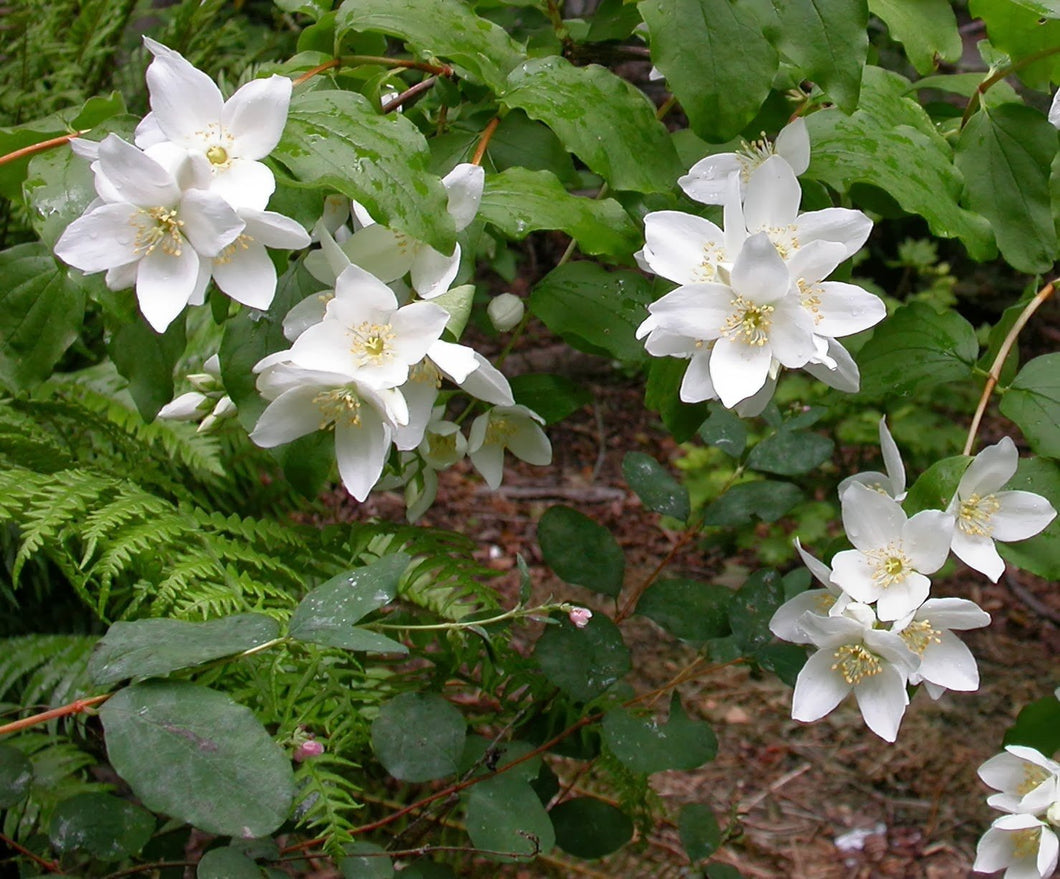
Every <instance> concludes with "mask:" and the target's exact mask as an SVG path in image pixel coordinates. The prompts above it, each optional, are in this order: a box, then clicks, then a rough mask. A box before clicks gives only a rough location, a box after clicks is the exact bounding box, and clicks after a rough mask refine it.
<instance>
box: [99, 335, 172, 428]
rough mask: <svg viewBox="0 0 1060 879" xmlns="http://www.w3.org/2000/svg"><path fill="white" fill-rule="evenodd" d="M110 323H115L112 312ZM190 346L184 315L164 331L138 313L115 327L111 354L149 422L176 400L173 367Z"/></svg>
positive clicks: (141, 413) (109, 352) (110, 349)
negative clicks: (151, 325) (149, 323)
mask: <svg viewBox="0 0 1060 879" xmlns="http://www.w3.org/2000/svg"><path fill="white" fill-rule="evenodd" d="M106 323H107V324H108V325H113V323H114V320H113V317H112V316H111V315H107V317H106ZM186 347H187V335H186V331H185V324H184V318H182V317H179V318H177V319H176V320H175V321H173V323H171V324H170V325H169V327H168V328H167V329H166V331H165V332H164V333H161V334H159V333H156V332H155V331H154V330H153V329H151V327H149V326H148V325H147V323H146V322H145V321H144V320H143V319H142V318H141V317H140V316H139V315H136V316H135V317H133V318H132V319H131V320H124V321H121V322H119V323H118V325H117V326H116V327H114V326H111V337H110V341H109V342H108V343H107V354H109V355H110V359H111V360H113V361H114V365H115V366H116V367H117V368H118V372H120V373H121V374H122V375H123V376H124V377H125V378H127V379H128V380H129V393H130V394H132V398H133V401H134V402H135V403H136V408H137V410H138V411H139V412H140V415H142V416H143V418H144V420H145V421H152V420H154V417H155V416H156V415H157V414H158V410H159V409H161V408H162V407H163V406H165V405H166V403H168V402H169V401H170V400H172V399H173V369H174V368H175V367H176V365H177V361H178V360H180V357H181V355H182V354H183V353H184V349H185V348H186Z"/></svg>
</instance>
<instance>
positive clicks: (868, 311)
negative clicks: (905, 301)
mask: <svg viewBox="0 0 1060 879" xmlns="http://www.w3.org/2000/svg"><path fill="white" fill-rule="evenodd" d="M813 292H814V295H815V296H816V298H817V300H818V304H817V306H816V308H814V309H813V316H814V328H813V331H814V332H815V333H817V334H818V335H821V336H828V337H829V338H842V337H843V336H850V335H853V334H854V333H860V332H861V331H862V330H867V329H868V328H869V327H873V326H876V324H878V323H879V322H880V321H881V320H883V319H884V318H885V317H886V316H887V307H886V306H885V305H884V304H883V300H882V299H880V297H879V296H875V295H873V294H872V293H870V292H869V291H868V290H864V289H862V288H861V287H858V286H857V285H856V284H843V283H840V282H838V281H824V282H822V283H821V284H819V285H817V286H816V287H814V288H813Z"/></svg>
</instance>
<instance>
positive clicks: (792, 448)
mask: <svg viewBox="0 0 1060 879" xmlns="http://www.w3.org/2000/svg"><path fill="white" fill-rule="evenodd" d="M834 450H835V443H834V442H832V441H831V440H830V439H829V438H828V437H826V436H821V435H820V434H819V433H810V432H808V431H804V430H786V429H782V430H780V431H779V432H777V433H776V434H774V435H773V436H771V437H767V438H766V439H764V440H762V442H760V443H759V444H758V445H757V446H755V447H754V448H753V449H751V454H750V455H748V456H747V466H748V467H750V468H751V469H752V470H760V471H763V472H765V473H777V474H779V475H781V476H794V475H795V474H798V473H809V472H810V471H811V470H813V469H815V468H816V467H818V466H820V465H821V464H823V463H824V462H825V461H827V460H829V459H830V458H831V457H832V452H833V451H834Z"/></svg>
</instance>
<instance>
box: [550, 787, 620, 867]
mask: <svg viewBox="0 0 1060 879" xmlns="http://www.w3.org/2000/svg"><path fill="white" fill-rule="evenodd" d="M548 814H549V817H550V818H551V819H552V825H553V826H554V827H555V828H556V845H558V846H559V847H560V848H561V849H563V851H565V852H567V853H568V854H572V855H574V856H575V857H578V858H602V857H604V856H605V855H609V854H611V852H615V851H618V850H619V849H620V848H622V846H624V845H625V844H626V843H627V842H629V841H630V840H631V839H632V838H633V821H632V820H631V819H630V817H629V816H628V815H627V814H626V813H625V812H623V811H622V810H621V809H619V808H616V807H615V806H612V805H611V804H610V803H605V802H604V801H603V800H598V799H596V798H595V797H572V798H571V799H569V800H564V801H563V802H562V803H560V804H559V805H558V806H554V807H553V808H552V811H551V812H549V813H548Z"/></svg>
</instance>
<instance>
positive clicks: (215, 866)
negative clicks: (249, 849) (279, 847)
mask: <svg viewBox="0 0 1060 879" xmlns="http://www.w3.org/2000/svg"><path fill="white" fill-rule="evenodd" d="M195 879H261V870H260V869H258V865H257V864H255V863H254V862H253V861H252V860H251V859H250V858H248V857H247V856H246V855H245V854H243V853H242V852H241V851H237V850H236V849H234V848H215V849H211V850H210V851H208V852H207V853H206V854H204V855H203V856H202V858H201V859H200V860H199V864H198V866H197V867H196V868H195Z"/></svg>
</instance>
